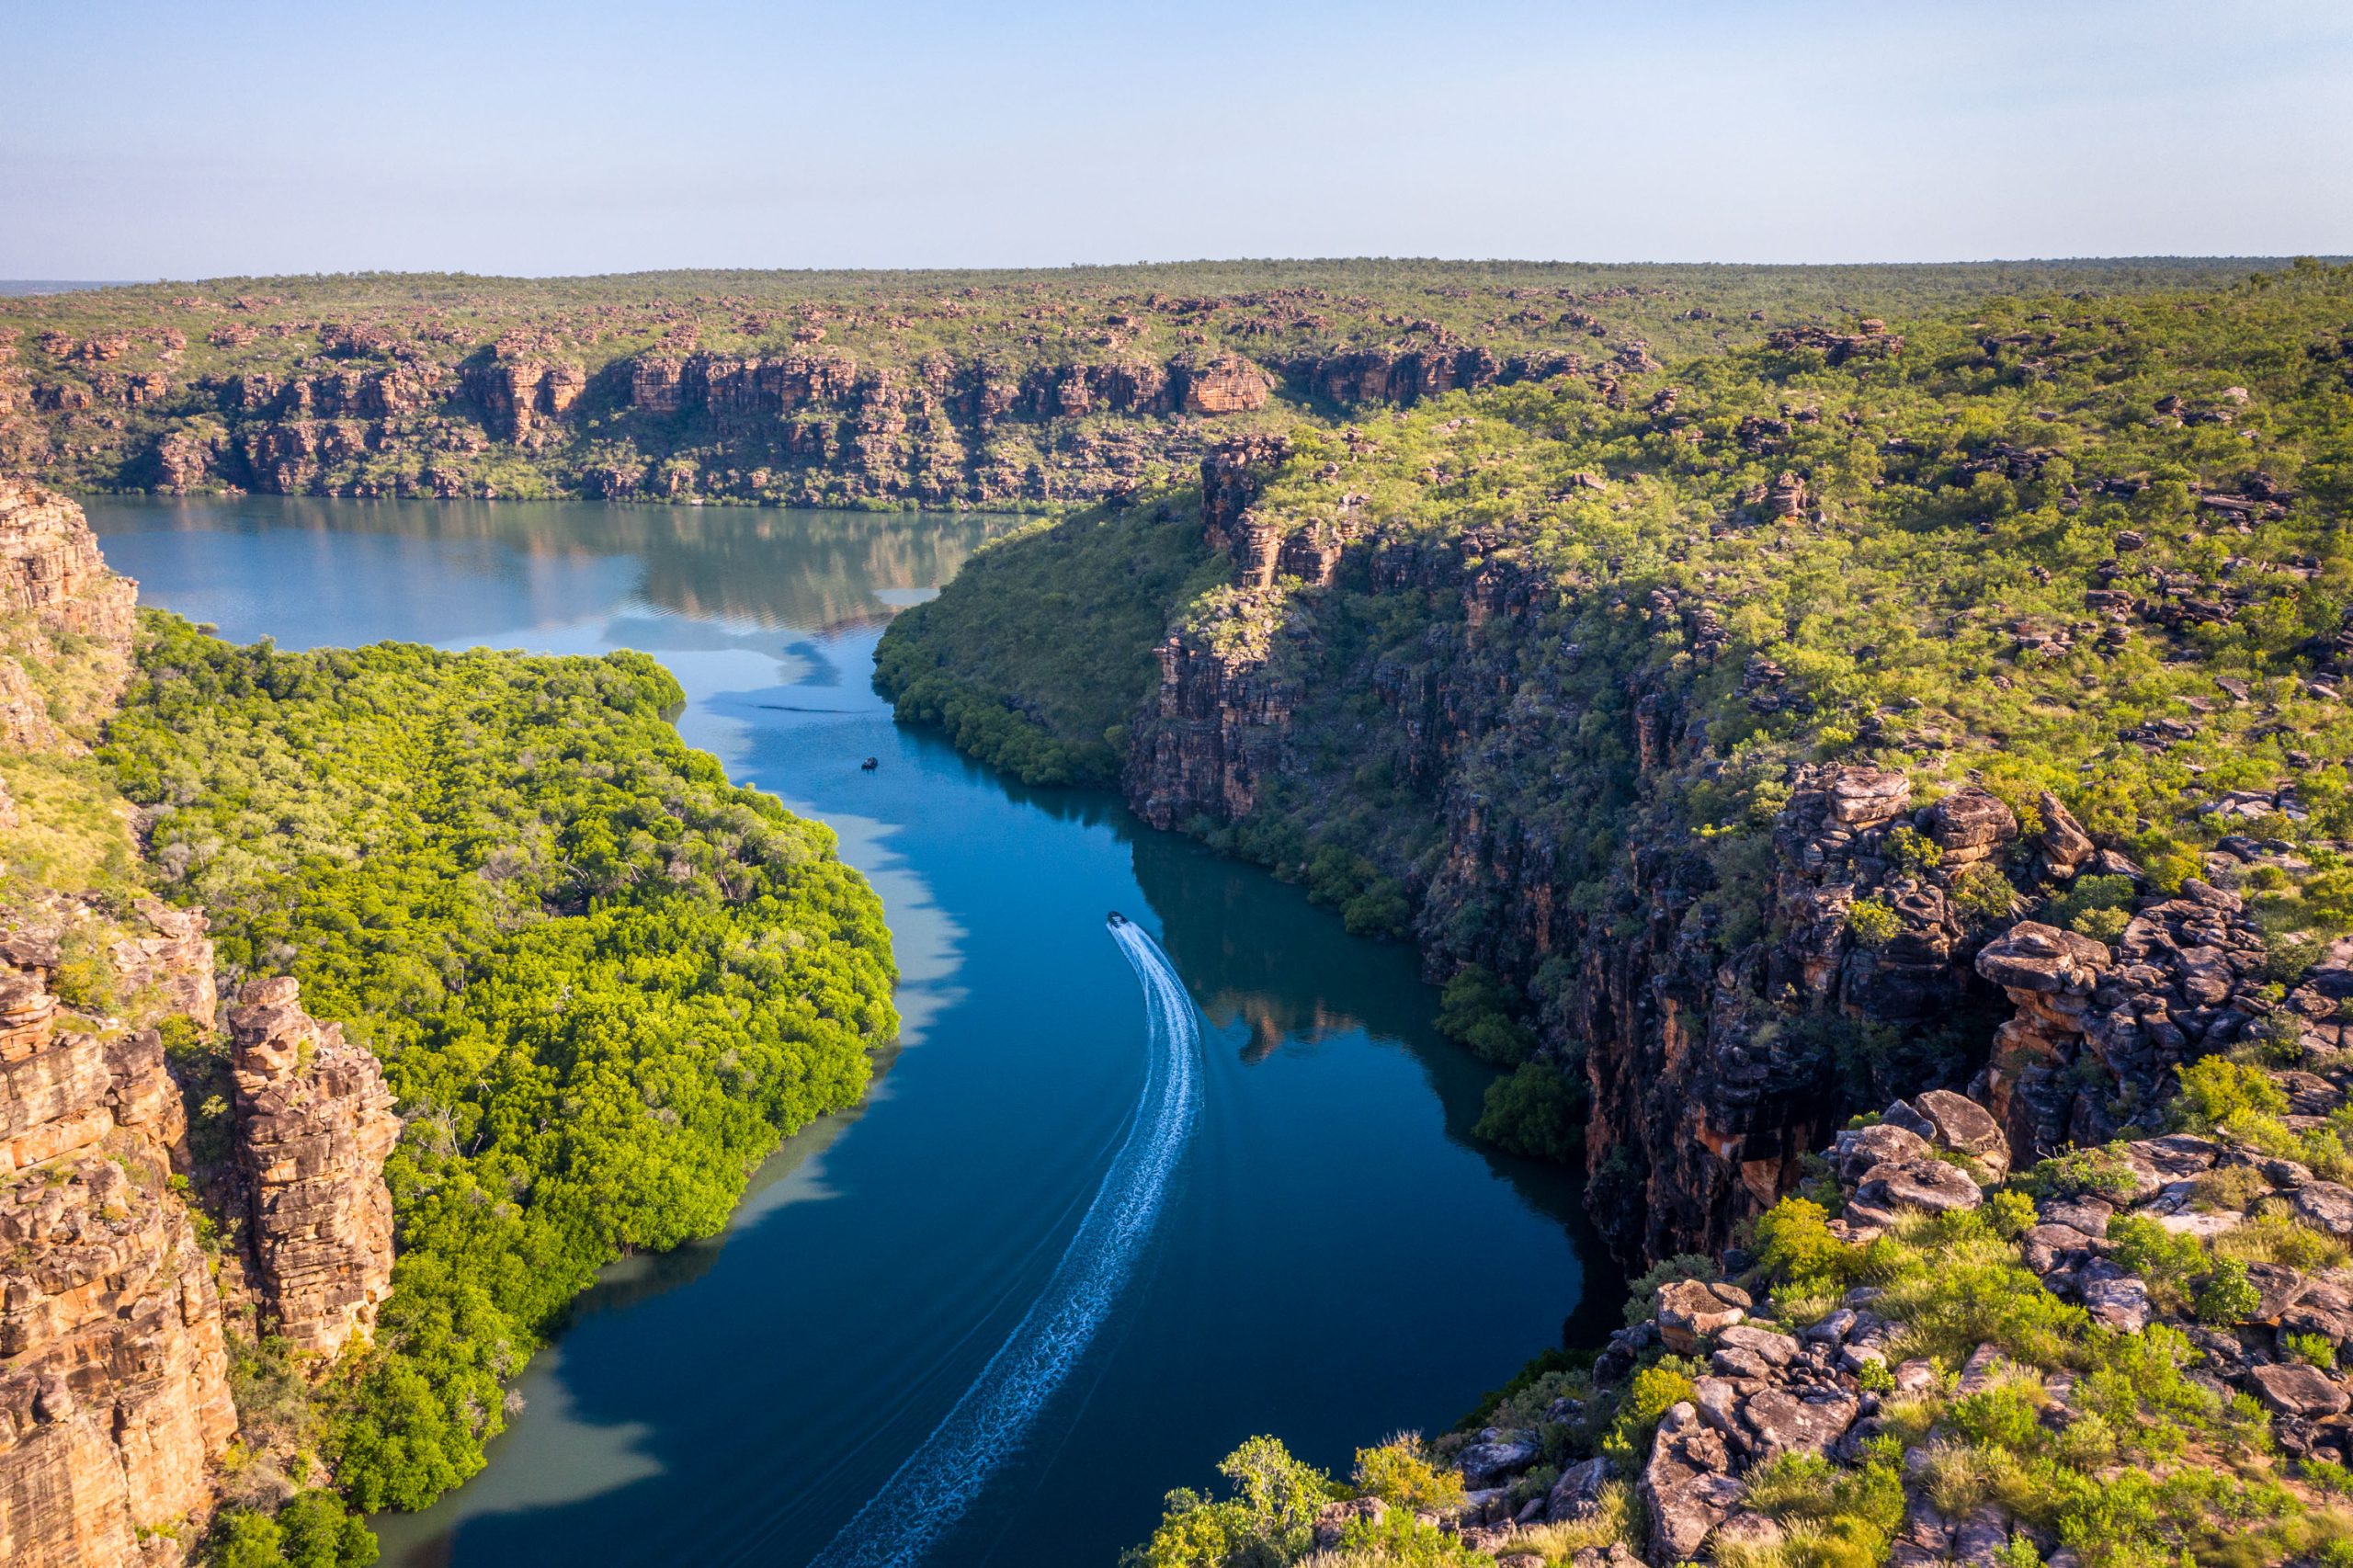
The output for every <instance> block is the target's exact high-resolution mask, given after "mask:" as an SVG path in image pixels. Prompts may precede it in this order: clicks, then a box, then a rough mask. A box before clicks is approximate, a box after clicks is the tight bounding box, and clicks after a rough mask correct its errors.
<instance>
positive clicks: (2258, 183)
mask: <svg viewBox="0 0 2353 1568" xmlns="http://www.w3.org/2000/svg"><path fill="white" fill-rule="evenodd" d="M0 18H4V19H5V28H4V30H0V37H5V38H6V40H7V44H6V51H7V55H8V59H9V68H8V70H7V72H6V82H7V85H6V89H5V91H0V277H7V278H146V277H155V276H166V277H201V276H214V275H220V274H224V273H233V272H296V271H326V270H345V269H358V268H372V267H384V268H449V269H463V270H467V271H473V272H520V273H559V272H605V271H616V270H623V269H634V268H641V267H689V266H693V267H814V266H934V267H938V266H997V265H1062V264H1065V263H1070V262H1117V261H1137V260H1171V259H1184V258H1191V257H1200V256H1354V255H1382V256H1465V257H1484V256H1511V257H1531V258H1549V259H1571V260H1756V261H1834V260H1836V261H1859V260H1891V259H1892V260H1929V259H1954V258H1969V257H1985V256H2116V255H2146V254H2154V253H2169V254H2184V253H2195V254H2207V255H2211V254H2230V255H2253V254H2263V255H2282V254H2299V253H2307V252H2316V253H2327V254H2342V253H2348V252H2353V6H2348V5H2347V4H2345V0H2249V3H2239V4H2234V3H2233V0H2203V3H2199V4H2189V3H2179V0H2118V3H2114V4H2110V3H2108V0H2082V3H2075V0H2035V3H2031V4H2013V3H2011V0H1870V3H1864V4H1834V3H1829V0H1823V3H1802V0H1746V3H1734V0H1613V3H1611V4H1607V5H1588V4H1583V3H1574V4H1571V3H1561V4H1554V5H1550V6H1540V5H1515V4H1488V3H1483V0H1454V3H1450V4H1425V5H1418V6H1404V5H1392V4H1388V3H1386V0H1358V3H1356V4H1349V5H1338V4H1323V3H1320V0H1318V3H1311V4H1284V3H1282V0H1257V3H1255V4H1233V3H1229V0H1195V3H1193V4H1188V5H1182V6H1172V5H1162V4H1131V5H1121V4H1119V3H1118V0H1095V3H1091V4H1063V3H1060V0H1036V3H1032V4H1026V5H1014V4H967V5H953V4H923V3H917V0H865V3H863V4H855V5H851V4H838V5H793V4H767V5H760V4H750V3H742V4H738V3H730V0H668V3H665V4H640V5H628V4H619V3H614V0H565V3H563V4H551V5H517V4H502V3H500V0H471V3H463V4H457V3H445V0H426V3H420V4H405V5H404V4H400V3H398V0H378V3H374V4H337V3H335V0H324V3H323V0H309V3H307V4H302V5H270V4H245V5H212V4H204V3H201V0H175V3H173V4H167V5H149V4H116V3H110V0H74V3H73V4H55V3H51V0H14V3H13V4H11V5H9V6H7V7H6V11H5V12H0Z"/></svg>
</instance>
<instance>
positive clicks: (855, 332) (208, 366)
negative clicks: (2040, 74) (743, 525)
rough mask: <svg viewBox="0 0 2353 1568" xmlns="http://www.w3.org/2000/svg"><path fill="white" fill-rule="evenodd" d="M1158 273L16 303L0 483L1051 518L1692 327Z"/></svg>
mask: <svg viewBox="0 0 2353 1568" xmlns="http://www.w3.org/2000/svg"><path fill="white" fill-rule="evenodd" d="M1188 270H1197V271H1199V272H1200V273H1201V274H1202V280H1203V281H1208V280H1209V278H1211V275H1218V277H1219V278H1220V279H1221V286H1220V287H1218V288H1216V289H1214V290H1199V289H1194V288H1189V287H1186V288H1179V287H1164V286H1158V285H1159V284H1165V283H1166V282H1167V281H1168V280H1169V278H1173V277H1174V274H1170V273H1166V272H1165V269H1164V270H1163V271H1155V272H1153V273H1151V274H1145V273H1142V272H1139V273H1136V274H1134V275H1132V276H1123V275H1121V274H1119V273H1105V274H1100V275H1092V276H1089V277H1088V278H1083V279H1082V278H1072V277H1063V278H1056V279H1053V280H1051V281H1045V280H1040V279H1025V278H992V277H989V276H988V275H973V276H972V278H970V279H969V281H968V280H963V279H959V280H956V281H954V282H951V281H950V280H949V279H947V278H938V277H934V278H892V277H877V278H872V279H870V280H869V281H867V282H864V283H850V284H847V286H840V287H837V286H835V284H834V283H831V282H821V283H817V286H816V287H814V288H813V290H810V291H808V292H803V289H804V287H806V286H807V285H808V284H810V283H811V282H813V281H814V280H808V279H795V278H789V277H779V278H766V279H757V278H743V277H737V278H728V279H718V278H713V279H710V280H709V281H710V287H709V288H708V289H696V290H693V291H691V292H689V293H683V294H682V293H677V292H675V291H673V290H671V289H670V288H669V287H666V286H665V283H664V281H663V280H659V279H639V280H630V279H612V280H606V281H605V282H603V283H601V284H592V285H591V286H590V287H589V288H588V289H587V290H585V292H584V291H582V290H576V289H559V290H552V291H550V290H541V289H539V288H537V287H534V286H531V285H527V284H522V283H519V282H517V280H505V281H503V282H502V281H494V280H472V281H470V282H468V283H467V284H465V285H462V286H460V287H459V288H457V289H454V290H452V289H449V288H436V289H428V290H427V291H426V294H427V295H429V296H431V297H430V298H429V299H428V298H427V297H426V296H422V295H419V294H418V293H416V292H415V291H414V290H408V289H405V288H402V287H399V286H395V287H393V288H392V289H390V290H383V289H380V288H379V287H377V286H376V284H375V283H374V281H373V280H364V281H359V282H357V283H350V284H336V285H333V286H329V287H327V288H326V289H324V290H321V289H320V288H319V287H318V286H317V285H316V283H315V282H314V281H313V280H302V281H297V280H292V279H288V280H283V282H282V283H281V284H279V285H276V286H273V289H272V290H270V291H267V292H265V291H263V290H258V289H256V290H248V291H245V292H240V293H236V294H233V295H231V296H229V297H225V298H222V297H212V296H210V295H208V294H206V293H203V292H190V291H187V290H177V291H160V290H159V291H155V292H154V293H153V295H152V297H143V298H137V299H134V298H133V297H132V296H131V294H129V293H125V294H123V295H121V296H119V297H118V296H109V297H107V298H105V299H101V298H99V297H97V296H92V297H89V298H85V299H84V300H82V301H74V302H71V303H67V304H51V303H48V302H30V301H27V302H16V303H12V304H10V305H8V306H5V307H0V317H6V316H12V315H13V316H19V317H25V318H35V319H28V320H26V321H25V322H24V323H23V324H9V323H7V322H6V321H0V468H11V469H21V470H24V471H27V472H40V473H43V474H45V475H47V476H49V477H51V478H52V479H55V480H58V481H61V482H65V483H75V484H95V485H100V486H105V487H140V488H153V489H161V490H165V491H170V492H176V493H188V492H198V491H211V492H219V491H238V490H250V491H258V492H274V493H279V494H356V495H424V496H444V497H448V496H459V495H466V496H494V495H517V494H585V495H605V496H645V497H655V498H665V499H696V500H732V501H745V502H763V503H768V504H778V503H787V504H804V505H805V504H828V503H836V504H837V503H842V502H850V503H886V504H900V505H904V504H911V503H918V502H927V503H933V504H939V503H964V504H973V505H991V504H995V505H1014V504H1018V505H1036V504H1056V503H1065V502H1075V501H1088V500H1095V499H1099V498H1102V497H1105V496H1112V495H1119V494H1126V493H1128V492H1130V491H1132V490H1135V489H1138V488H1142V487H1145V486H1148V485H1152V484H1154V483H1161V482H1164V481H1166V480H1168V479H1170V478H1173V477H1176V475H1177V474H1178V473H1179V472H1181V470H1182V469H1183V468H1184V467H1186V466H1187V465H1188V464H1190V463H1191V462H1192V461H1193V460H1196V459H1197V458H1198V457H1199V454H1200V452H1201V450H1202V449H1203V447H1204V446H1205V445H1206V444H1207V442H1208V441H1209V440H1210V439H1211V438H1213V433H1216V432H1217V431H1218V427H1219V426H1220V425H1221V424H1222V423H1228V422H1232V421H1235V420H1237V419H1239V420H1242V421H1243V422H1245V423H1247V422H1248V420H1249V416H1251V415H1256V414H1258V413H1259V412H1260V411H1262V410H1266V409H1267V408H1268V407H1269V406H1270V405H1272V404H1273V403H1277V402H1280V403H1287V404H1289V405H1290V406H1293V407H1298V408H1311V409H1315V410H1318V411H1331V410H1335V409H1342V410H1347V409H1375V408H1399V407H1408V406H1411V405H1413V404H1415V403H1418V402H1421V401H1423V400H1425V399H1427V398H1430V397H1434V396H1438V395H1442V394H1444V393H1446V392H1451V391H1456V390H1461V389H1476V388H1482V387H1491V386H1496V385H1503V384H1508V383H1511V382H1514V381H1528V380H1540V379H1543V378H1546V377H1551V376H1557V375H1563V374H1585V375H1590V376H1592V377H1593V378H1594V379H1595V381H1596V384H1597V385H1601V386H1605V387H1614V386H1615V385H1616V380H1617V378H1618V377H1620V376H1621V375H1623V374H1625V373H1627V372H1628V371H1629V370H1630V369H1633V368H1639V367H1644V366H1649V365H1653V364H1654V363H1655V361H1654V360H1653V359H1652V358H1651V357H1650V353H1649V348H1648V346H1647V341H1646V338H1645V336H1644V335H1645V334H1660V333H1664V334H1666V335H1672V336H1678V337H1679V336H1687V335H1688V336H1695V337H1696V336H1702V335H1704V336H1707V337H1710V338H1712V337H1713V336H1715V335H1717V333H1718V332H1719V330H1720V329H1719V328H1718V327H1716V326H1713V325H1701V324H1702V323H1712V322H1714V321H1715V320H1716V319H1717V318H1716V317H1715V315H1714V313H1713V312H1704V311H1700V312H1689V311H1686V312H1672V311H1669V310H1668V309H1666V308H1665V293H1666V292H1667V290H1665V288H1664V287H1662V286H1661V285H1659V284H1657V283H1640V282H1631V281H1626V280H1617V281H1607V282H1605V281H1603V280H1601V279H1599V278H1596V277H1587V276H1586V275H1585V274H1584V273H1582V272H1579V273H1578V274H1577V275H1575V276H1571V275H1570V274H1569V273H1568V272H1566V271H1563V269H1547V268H1516V269H1507V270H1509V271H1511V272H1512V273H1514V274H1515V275H1514V276H1511V277H1506V276H1504V271H1503V270H1499V269H1496V268H1493V267H1479V268H1469V269H1456V268H1451V267H1445V266H1427V265H1421V264H1414V265H1400V264H1394V263H1383V264H1381V265H1379V266H1378V267H1370V268H1366V267H1359V266H1357V265H1354V264H1345V263H1343V264H1333V265H1329V266H1323V267H1314V268H1310V269H1308V271H1307V273H1305V274H1302V273H1301V272H1300V270H1299V269H1297V268H1291V267H1278V268H1274V269H1271V270H1270V271H1269V270H1268V269H1262V268H1257V267H1211V268H1206V269H1188ZM1254 274H1256V275H1257V276H1253V275H1254ZM1521 275H1524V276H1521ZM1694 281H1695V282H1697V283H1699V284H1700V285H1701V286H1702V287H1704V288H1706V289H1708V290H1719V289H1721V288H1722V287H1724V286H1725V284H1726V282H1727V280H1726V279H1723V278H1715V277H1709V278H1703V279H1694ZM746 285H748V286H749V287H751V288H752V289H753V290H754V294H753V295H745V294H740V293H737V292H734V291H733V290H735V289H736V288H738V287H742V286H746ZM322 295H324V296H330V297H332V298H323V297H318V296H322ZM542 296H545V297H542ZM592 298H593V301H594V302H591V300H592ZM110 305H111V306H112V308H108V307H109V306H110ZM1734 319H1739V320H1740V321H1741V322H1742V323H1743V326H1742V328H1741V330H1742V331H1744V332H1745V333H1749V335H1756V333H1761V331H1762V329H1761V328H1757V329H1755V331H1753V332H1752V331H1751V330H1750V329H1749V327H1748V326H1747V324H1746V317H1745V312H1743V314H1742V315H1741V316H1740V317H1738V318H1734Z"/></svg>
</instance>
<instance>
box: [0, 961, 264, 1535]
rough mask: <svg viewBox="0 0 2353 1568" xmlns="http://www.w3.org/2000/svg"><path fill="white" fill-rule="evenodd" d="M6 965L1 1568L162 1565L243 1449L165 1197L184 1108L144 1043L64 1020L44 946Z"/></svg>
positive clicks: (202, 1297) (207, 1284)
mask: <svg viewBox="0 0 2353 1568" xmlns="http://www.w3.org/2000/svg"><path fill="white" fill-rule="evenodd" d="M204 956H205V959H206V960H207V962H208V965H209V960H210V952H209V950H208V951H207V952H206V954H205V955H204ZM0 960H5V963H0V1135H5V1142H0V1167H5V1168H0V1181H5V1182H6V1186H5V1187H0V1256H4V1257H5V1260H6V1261H5V1263H0V1558H5V1560H6V1561H7V1562H9V1563H11V1564H18V1565H22V1568H52V1565H53V1568H113V1565H117V1564H131V1563H161V1562H176V1561H177V1560H178V1555H179V1551H180V1548H181V1545H182V1544H183V1542H185V1541H188V1540H193V1539H194V1536H195V1532H196V1530H197V1529H199V1528H201V1526H202V1524H203V1521H204V1520H205V1518H206V1517H208V1516H209V1515H210V1512H211V1510H212V1506H213V1493H212V1481H211V1475H210V1470H211V1467H212V1466H213V1465H214V1464H215V1463H216V1462H217V1461H218V1460H220V1459H221V1458H222V1455H223V1453H224V1452H225V1451H226V1449H227V1447H228V1444H229V1441H230V1439H231V1438H232V1437H234V1436H235V1433H236V1429H237V1420H236V1413H235V1410H234V1408H233V1406H232V1404H231V1403H230V1398H229V1387H228V1353H227V1349H226V1346H225V1344H224V1342H223V1339H222V1311H221V1301H220V1296H219V1293H218V1292H217V1290H215V1288H214V1286H213V1281H212V1274H211V1271H210V1267H209V1260H208V1259H207V1258H206V1256H205V1255H204V1252H203V1251H202V1249H201V1248H200V1247H199V1245H198V1242H197V1235H196V1231H195V1228H194V1226H193V1224H192V1223H191V1221H190V1219H189V1216H188V1210H187V1208H186V1207H185V1205H184V1204H183V1203H182V1202H181V1201H180V1199H178V1197H176V1195H175V1194H173V1193H172V1192H171V1191H170V1190H168V1188H167V1187H166V1178H167V1177H168V1176H169V1175H170V1171H171V1150H172V1146H173V1145H174V1144H175V1143H176V1142H177V1141H178V1138H179V1131H180V1126H179V1124H180V1099H179V1092H178V1089H177V1088H176V1085H174V1084H173V1083H172V1082H171V1079H170V1077H169V1076H168V1074H166V1073H165V1063H164V1051H163V1043H162V1040H161V1037H160V1036H158V1035H157V1034H156V1032H155V1031H154V1030H153V1029H142V1030H137V1031H134V1032H128V1033H126V1032H123V1031H122V1030H121V1029H120V1027H119V1026H114V1027H113V1028H112V1029H110V1030H108V1029H106V1028H104V1026H102V1025H100V1024H99V1023H98V1022H97V1021H95V1020H90V1019H85V1018H82V1017H77V1016H75V1015H74V1014H73V1013H72V1012H71V1011H70V1010H66V1009H63V1008H62V1007H61V1006H60V1003H59V1000H58V997H57V995H56V994H55V992H54V990H53V989H52V988H51V980H52V976H53V974H54V971H55V969H56V966H57V963H58V961H59V949H58V940H57V937H56V935H55V934H54V931H53V930H51V929H43V928H42V927H41V926H39V925H35V926H22V927H19V928H18V929H17V930H16V931H14V932H13V933H12V934H10V935H8V936H7V937H0ZM109 1034H111V1035H112V1036H113V1038H108V1036H109ZM159 1532H160V1533H159Z"/></svg>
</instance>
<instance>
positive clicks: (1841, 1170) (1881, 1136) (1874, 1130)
mask: <svg viewBox="0 0 2353 1568" xmlns="http://www.w3.org/2000/svg"><path fill="white" fill-rule="evenodd" d="M1897 1103H1898V1104H1899V1105H1900V1104H1902V1103H1903V1102H1901V1101H1898V1102H1897ZM1833 1149H1834V1152H1835V1155H1836V1160H1837V1163H1838V1176H1839V1179H1840V1180H1842V1181H1847V1182H1857V1181H1860V1180H1862V1179H1863V1175H1864V1173H1865V1172H1867V1171H1869V1170H1870V1168H1871V1167H1872V1166H1873V1165H1886V1164H1889V1163H1891V1162H1902V1161H1904V1160H1926V1159H1932V1158H1934V1157H1935V1155H1936V1150H1935V1148H1934V1147H1933V1146H1932V1145H1931V1144H1930V1143H1929V1142H1928V1141H1927V1138H1926V1137H1925V1136H1923V1135H1922V1134H1920V1133H1918V1132H1915V1131H1911V1130H1910V1129H1908V1128H1904V1127H1899V1126H1897V1125H1896V1124H1895V1123H1893V1122H1892V1121H1881V1122H1879V1123H1877V1124H1875V1125H1873V1126H1870V1127H1861V1128H1854V1129H1850V1130H1848V1131H1842V1132H1840V1133H1839V1134H1838V1135H1837V1137H1836V1139H1835V1140H1834V1141H1833Z"/></svg>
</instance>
